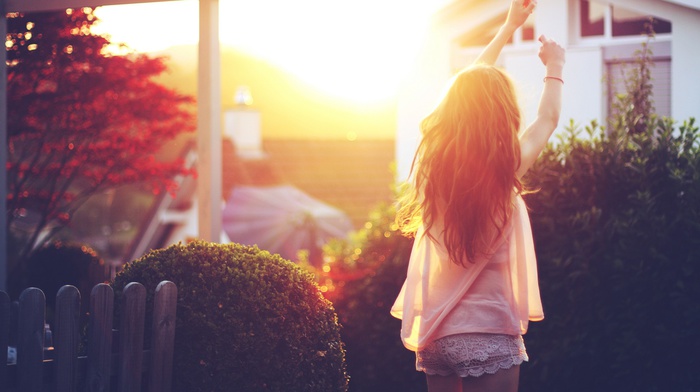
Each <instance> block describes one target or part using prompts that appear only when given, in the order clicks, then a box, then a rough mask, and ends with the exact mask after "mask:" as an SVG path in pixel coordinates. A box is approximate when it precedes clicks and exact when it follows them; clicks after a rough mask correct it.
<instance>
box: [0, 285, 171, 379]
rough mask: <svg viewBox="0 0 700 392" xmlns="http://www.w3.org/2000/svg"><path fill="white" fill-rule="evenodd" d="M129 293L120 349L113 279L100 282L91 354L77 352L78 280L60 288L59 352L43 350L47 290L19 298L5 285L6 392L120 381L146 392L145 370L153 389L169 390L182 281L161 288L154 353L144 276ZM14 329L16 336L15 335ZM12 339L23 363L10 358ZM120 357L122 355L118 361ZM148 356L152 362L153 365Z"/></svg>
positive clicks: (0, 327) (1, 310) (1, 311)
mask: <svg viewBox="0 0 700 392" xmlns="http://www.w3.org/2000/svg"><path fill="white" fill-rule="evenodd" d="M123 295H124V296H123V298H122V300H123V303H122V305H123V306H122V308H121V309H122V317H121V324H120V328H119V339H117V340H118V341H119V348H118V350H119V352H118V353H113V351H112V348H113V347H112V341H113V340H114V339H116V338H115V337H114V335H113V330H112V324H113V314H114V292H113V290H112V288H111V287H110V286H109V285H106V284H98V285H97V286H95V287H94V288H93V290H92V292H91V295H90V319H89V326H88V336H87V341H88V343H87V350H88V355H87V358H86V357H79V356H78V347H79V345H80V329H81V323H80V318H81V313H82V312H84V310H81V295H80V292H79V291H78V289H77V288H76V287H73V286H63V287H61V289H60V290H59V291H58V293H57V295H56V313H55V322H54V323H53V346H54V347H53V351H51V350H50V349H49V351H44V345H45V341H44V339H45V331H44V312H45V303H46V301H45V297H44V293H43V292H42V291H41V290H39V289H37V288H28V289H26V290H24V291H23V292H22V294H21V295H20V299H19V301H18V302H10V298H9V297H8V295H7V294H6V293H4V292H2V291H0V360H4V361H5V363H0V392H5V391H13V392H14V391H21V392H40V391H43V390H51V391H56V392H77V390H78V387H80V386H81V385H84V388H85V389H84V390H85V391H88V392H92V391H100V392H103V391H109V390H110V388H111V387H113V386H114V385H115V382H116V386H117V387H118V388H119V391H129V392H140V390H141V387H142V385H143V383H142V381H145V380H142V379H143V374H144V372H145V373H147V374H148V376H149V380H148V381H149V382H148V391H149V392H150V391H152V392H170V391H171V390H172V367H173V351H174V350H173V346H174V340H175V315H176V307H177V287H176V286H175V284H174V283H172V282H169V281H163V282H161V283H160V284H159V285H158V287H157V288H156V292H155V295H154V297H155V298H154V309H153V318H152V323H153V339H152V346H151V348H150V353H149V352H148V351H145V350H144V348H143V341H144V329H145V311H146V305H145V302H146V290H145V288H144V287H143V285H141V284H140V283H130V284H128V285H127V286H126V287H125V288H124V292H123ZM13 313H14V315H13ZM12 336H16V342H14V341H13V338H12ZM10 344H13V345H15V344H16V346H17V363H16V365H13V364H7V349H8V345H10ZM45 353H49V355H46V354H45ZM51 353H52V354H51ZM113 358H118V360H117V359H115V360H114V362H115V363H114V364H112V359H113ZM144 360H148V361H149V362H148V363H147V364H146V365H147V366H144V363H143V362H144ZM113 365H114V366H113ZM112 372H113V373H114V376H112V374H111V373H112ZM47 388H50V389H47Z"/></svg>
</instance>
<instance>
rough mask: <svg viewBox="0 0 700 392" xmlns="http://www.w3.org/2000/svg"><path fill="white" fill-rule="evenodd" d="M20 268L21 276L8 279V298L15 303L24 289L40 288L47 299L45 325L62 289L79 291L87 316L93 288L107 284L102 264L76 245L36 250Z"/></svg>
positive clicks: (60, 244)
mask: <svg viewBox="0 0 700 392" xmlns="http://www.w3.org/2000/svg"><path fill="white" fill-rule="evenodd" d="M22 267H23V270H22V272H20V273H18V274H14V275H13V276H12V277H11V279H9V288H10V295H11V296H12V297H13V298H15V299H16V298H19V294H20V293H21V292H22V290H24V289H25V288H27V287H38V288H40V289H41V290H42V291H43V292H44V295H45V296H46V310H47V321H48V322H52V319H53V313H54V307H55V303H56V294H57V293H58V289H60V288H61V287H62V286H64V285H68V284H69V285H73V286H75V287H77V288H78V290H80V294H81V295H82V298H83V300H82V306H81V310H82V312H83V313H86V312H87V311H88V306H89V304H90V302H89V300H88V299H89V297H90V291H91V290H92V288H93V286H94V285H96V284H98V283H102V282H105V281H107V280H109V274H108V270H107V267H106V266H105V263H104V261H103V260H102V259H101V258H100V257H99V256H98V255H97V253H95V251H94V250H93V249H91V248H90V247H89V246H87V245H83V244H78V243H64V242H60V241H54V242H51V243H49V244H47V245H45V246H43V247H41V248H39V249H37V250H35V251H34V252H33V253H32V255H31V257H30V258H29V259H28V260H27V262H26V265H24V266H22Z"/></svg>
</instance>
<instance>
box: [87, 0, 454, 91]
mask: <svg viewBox="0 0 700 392" xmlns="http://www.w3.org/2000/svg"><path fill="white" fill-rule="evenodd" d="M445 2H446V1H445V0H442V1H431V0H420V1H418V0H413V1H405V0H355V1H352V2H347V1H339V0H299V1H293V2H292V1H288V0H256V1H222V2H220V30H221V42H222V44H223V45H230V46H233V47H235V48H237V49H241V50H244V51H246V52H248V53H251V54H253V55H255V56H258V57H260V58H263V59H265V60H267V61H269V62H271V63H273V64H275V65H277V66H280V67H281V68H283V69H285V70H287V71H289V72H291V73H292V74H294V75H296V76H297V77H298V78H299V79H300V80H302V81H304V82H305V83H307V84H309V85H311V86H313V87H314V88H316V89H318V90H320V91H321V92H323V93H325V94H329V95H331V96H333V97H335V98H339V99H345V100H350V101H354V102H365V103H367V102H372V101H374V102H376V101H382V100H386V99H391V98H392V97H393V96H395V94H396V90H397V88H398V86H399V84H400V82H401V79H402V78H403V77H404V76H405V75H406V74H407V73H408V71H409V69H410V67H411V66H412V63H413V61H414V58H415V56H416V53H417V50H418V48H419V46H420V43H421V40H422V39H423V36H424V34H425V32H426V30H427V26H428V22H429V18H430V15H431V13H432V12H434V11H436V9H437V4H445ZM197 7H198V5H197V2H196V1H191V0H185V1H173V2H163V3H146V4H135V5H119V6H110V7H101V8H99V9H98V10H97V11H96V12H95V13H96V15H97V16H98V17H99V18H100V19H101V23H100V25H99V26H97V27H96V28H95V29H94V31H95V32H97V33H100V34H109V35H110V36H111V37H112V41H114V42H116V43H125V44H127V45H128V46H129V47H130V48H132V49H134V50H137V51H143V52H153V51H158V50H163V49H166V48H167V47H170V46H174V45H182V44H196V42H197V31H198V28H197Z"/></svg>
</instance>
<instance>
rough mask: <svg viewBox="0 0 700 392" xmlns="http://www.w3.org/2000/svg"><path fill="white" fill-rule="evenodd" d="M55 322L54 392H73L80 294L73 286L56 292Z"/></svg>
mask: <svg viewBox="0 0 700 392" xmlns="http://www.w3.org/2000/svg"><path fill="white" fill-rule="evenodd" d="M55 320H56V321H55V323H54V328H53V329H54V331H53V332H54V334H53V337H54V352H55V360H56V392H71V391H75V390H76V388H77V384H76V376H77V374H76V372H77V360H78V344H79V342H80V340H79V337H80V335H79V333H80V292H79V291H78V289H77V288H76V287H75V286H63V287H61V288H60V289H59V290H58V294H57V295H56V317H55Z"/></svg>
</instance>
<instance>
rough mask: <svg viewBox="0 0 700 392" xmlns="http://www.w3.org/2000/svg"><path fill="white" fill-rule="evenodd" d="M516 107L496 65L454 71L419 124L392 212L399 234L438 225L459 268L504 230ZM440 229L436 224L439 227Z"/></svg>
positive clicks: (512, 184) (515, 182) (513, 179)
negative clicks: (405, 181) (406, 182)
mask: <svg viewBox="0 0 700 392" xmlns="http://www.w3.org/2000/svg"><path fill="white" fill-rule="evenodd" d="M519 129H520V110H519V107H518V104H517V99H516V96H515V90H514V88H513V84H512V82H511V81H510V79H509V78H508V76H507V75H506V74H505V73H503V72H502V71H500V70H499V69H497V68H495V67H493V66H488V65H475V66H472V67H469V68H467V69H465V70H463V71H462V72H460V73H459V74H458V75H456V76H455V78H454V81H453V83H452V84H451V86H450V88H449V90H448V91H447V93H446V95H445V96H444V98H443V99H442V101H441V102H440V104H439V105H438V107H437V108H436V109H435V110H434V111H433V112H432V113H431V114H430V115H429V116H428V117H426V118H425V119H424V120H423V121H422V122H421V133H422V136H423V137H422V140H421V142H420V145H419V146H418V150H417V151H416V155H415V157H414V158H413V165H412V167H411V177H412V184H411V186H409V187H408V189H407V191H405V192H404V194H403V196H402V197H401V200H400V207H399V211H398V213H397V223H398V224H399V226H400V227H401V230H402V232H403V233H405V234H408V235H412V234H415V232H416V231H417V230H418V228H419V227H420V226H421V225H423V226H424V229H425V232H426V233H427V234H428V235H429V236H431V237H432V235H431V234H430V228H431V227H433V225H435V223H436V222H442V223H443V224H442V225H441V226H442V228H443V231H442V232H441V233H440V235H441V236H442V237H443V238H442V239H443V243H444V245H445V248H446V250H447V252H448V254H449V255H450V258H451V259H452V261H453V262H455V263H457V264H459V265H462V266H466V265H467V263H466V262H465V261H469V262H472V263H473V262H474V260H475V258H476V257H478V256H479V255H482V254H485V253H487V252H488V250H489V248H490V245H491V244H492V242H493V240H494V239H495V238H497V237H498V236H500V235H502V234H503V230H504V227H505V225H506V223H507V222H508V220H509V219H510V216H511V214H512V211H513V198H512V197H513V192H514V190H515V192H518V193H519V192H521V191H522V184H521V183H520V180H519V179H518V178H517V175H516V170H517V168H518V167H519V166H520V143H519V141H518V131H519ZM438 227H440V225H438Z"/></svg>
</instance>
